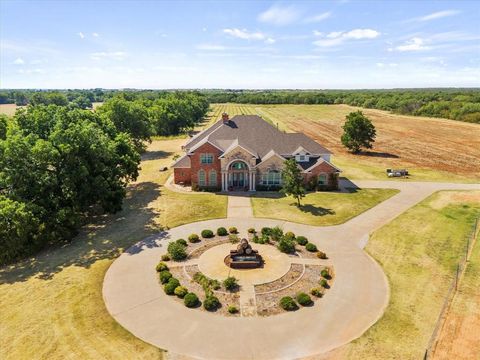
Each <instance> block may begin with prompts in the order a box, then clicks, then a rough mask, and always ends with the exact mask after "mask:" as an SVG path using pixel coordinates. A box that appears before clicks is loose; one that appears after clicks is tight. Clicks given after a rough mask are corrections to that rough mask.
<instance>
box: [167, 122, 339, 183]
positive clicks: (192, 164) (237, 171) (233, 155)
mask: <svg viewBox="0 0 480 360" xmlns="http://www.w3.org/2000/svg"><path fill="white" fill-rule="evenodd" d="M183 149H184V150H185V155H184V156H182V157H181V158H180V159H178V160H177V161H176V162H175V163H174V164H173V169H174V182H175V183H176V184H183V185H192V187H195V188H197V187H198V188H204V189H214V190H222V191H234V190H248V191H255V190H278V189H279V188H280V187H281V185H282V175H281V171H282V167H283V163H284V161H285V160H287V159H290V158H295V160H296V162H297V164H298V166H299V167H300V169H301V170H302V174H303V177H304V181H305V185H306V186H307V188H308V189H320V190H327V189H337V188H338V174H339V172H340V170H339V169H338V168H337V167H335V166H334V165H332V164H331V163H330V155H331V152H330V151H328V150H327V149H325V148H324V147H323V146H321V145H320V144H318V143H317V142H316V141H314V140H313V139H311V138H309V137H308V136H306V135H305V134H302V133H284V132H281V131H279V130H278V129H277V128H276V127H275V126H272V125H271V124H269V123H267V122H266V121H265V120H263V119H262V118H261V117H259V116H256V115H236V116H234V117H232V118H231V119H230V118H229V116H228V114H226V113H224V114H223V115H222V119H221V120H219V121H217V122H216V123H215V124H213V125H212V126H210V127H209V128H207V129H205V130H203V131H202V132H200V133H199V134H197V135H195V136H194V137H192V138H190V139H189V140H188V141H187V143H186V144H185V145H184V146H183Z"/></svg>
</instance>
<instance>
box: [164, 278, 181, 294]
mask: <svg viewBox="0 0 480 360" xmlns="http://www.w3.org/2000/svg"><path fill="white" fill-rule="evenodd" d="M177 286H180V281H178V280H177V279H175V278H174V277H172V278H170V280H168V282H167V283H166V284H165V285H163V290H164V291H165V294H167V295H173V294H174V293H175V289H176V288H177Z"/></svg>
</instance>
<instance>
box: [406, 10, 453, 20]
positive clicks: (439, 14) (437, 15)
mask: <svg viewBox="0 0 480 360" xmlns="http://www.w3.org/2000/svg"><path fill="white" fill-rule="evenodd" d="M460 12H461V11H459V10H443V11H437V12H434V13H431V14H429V15H425V16H421V17H418V18H415V19H414V20H416V21H430V20H435V19H441V18H444V17H447V16H454V15H458V14H460Z"/></svg>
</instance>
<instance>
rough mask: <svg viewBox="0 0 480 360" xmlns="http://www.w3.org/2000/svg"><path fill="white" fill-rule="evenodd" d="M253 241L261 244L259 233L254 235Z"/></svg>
mask: <svg viewBox="0 0 480 360" xmlns="http://www.w3.org/2000/svg"><path fill="white" fill-rule="evenodd" d="M252 242H254V243H255V244H259V243H260V238H259V237H258V236H257V235H253V236H252Z"/></svg>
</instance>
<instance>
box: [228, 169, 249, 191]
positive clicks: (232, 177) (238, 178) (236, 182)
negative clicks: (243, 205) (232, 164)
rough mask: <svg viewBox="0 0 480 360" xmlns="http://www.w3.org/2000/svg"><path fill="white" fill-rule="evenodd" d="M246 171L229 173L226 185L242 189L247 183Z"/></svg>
mask: <svg viewBox="0 0 480 360" xmlns="http://www.w3.org/2000/svg"><path fill="white" fill-rule="evenodd" d="M247 178H248V176H247V173H245V172H236V171H235V172H231V173H230V174H229V179H228V180H229V181H228V185H229V186H230V187H232V188H234V189H243V188H244V187H245V186H247V185H248V183H247Z"/></svg>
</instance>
